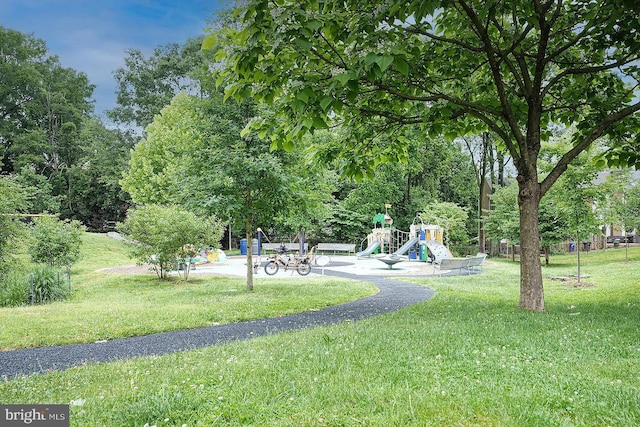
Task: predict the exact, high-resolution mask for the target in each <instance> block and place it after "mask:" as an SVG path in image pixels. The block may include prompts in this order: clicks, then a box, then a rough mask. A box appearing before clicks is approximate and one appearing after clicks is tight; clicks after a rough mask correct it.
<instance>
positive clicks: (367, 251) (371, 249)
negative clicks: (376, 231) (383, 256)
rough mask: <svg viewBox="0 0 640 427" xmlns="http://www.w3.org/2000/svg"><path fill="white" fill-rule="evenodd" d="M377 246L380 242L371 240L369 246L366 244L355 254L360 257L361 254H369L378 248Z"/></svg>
mask: <svg viewBox="0 0 640 427" xmlns="http://www.w3.org/2000/svg"><path fill="white" fill-rule="evenodd" d="M379 246H380V242H373V243H371V244H370V245H369V246H367V249H365V250H364V251H362V252H358V253H357V254H356V256H359V257H361V256H366V255H371V254H372V253H373V251H375V250H376V249H378V247H379Z"/></svg>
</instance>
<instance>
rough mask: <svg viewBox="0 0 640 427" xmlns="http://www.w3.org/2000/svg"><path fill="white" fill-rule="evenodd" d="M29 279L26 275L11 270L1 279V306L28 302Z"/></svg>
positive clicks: (29, 298)
mask: <svg viewBox="0 0 640 427" xmlns="http://www.w3.org/2000/svg"><path fill="white" fill-rule="evenodd" d="M30 301H31V296H30V295H29V280H28V279H27V277H26V275H24V274H18V273H16V272H10V273H8V274H6V275H4V276H3V277H2V279H1V281H0V307H17V306H21V305H25V304H28V303H29V302H30Z"/></svg>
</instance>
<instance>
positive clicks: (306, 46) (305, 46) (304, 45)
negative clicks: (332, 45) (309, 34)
mask: <svg viewBox="0 0 640 427" xmlns="http://www.w3.org/2000/svg"><path fill="white" fill-rule="evenodd" d="M295 43H296V44H297V45H298V47H300V48H301V49H302V50H311V47H312V46H313V43H311V42H310V41H309V40H307V39H303V38H300V37H298V38H297V39H296V40H295Z"/></svg>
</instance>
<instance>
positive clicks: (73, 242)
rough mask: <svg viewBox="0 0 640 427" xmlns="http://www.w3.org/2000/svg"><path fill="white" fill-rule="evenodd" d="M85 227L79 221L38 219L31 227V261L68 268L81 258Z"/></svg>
mask: <svg viewBox="0 0 640 427" xmlns="http://www.w3.org/2000/svg"><path fill="white" fill-rule="evenodd" d="M83 232H84V227H83V226H82V225H81V224H80V222H78V221H68V220H66V221H61V220H59V219H58V218H56V217H53V216H43V217H40V218H36V220H35V221H34V224H33V226H32V227H31V239H30V240H29V255H30V256H31V261H33V262H35V263H38V264H46V265H48V266H51V267H67V266H70V265H71V264H73V263H74V262H76V261H77V260H78V258H79V257H80V249H81V248H82V233H83Z"/></svg>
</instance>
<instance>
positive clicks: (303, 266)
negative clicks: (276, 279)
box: [264, 247, 313, 276]
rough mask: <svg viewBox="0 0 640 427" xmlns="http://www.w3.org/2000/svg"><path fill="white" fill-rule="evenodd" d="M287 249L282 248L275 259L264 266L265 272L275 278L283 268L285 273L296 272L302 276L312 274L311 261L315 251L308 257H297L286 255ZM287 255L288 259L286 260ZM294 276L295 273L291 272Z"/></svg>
mask: <svg viewBox="0 0 640 427" xmlns="http://www.w3.org/2000/svg"><path fill="white" fill-rule="evenodd" d="M286 251H287V249H286V248H284V247H281V248H280V250H279V251H278V253H277V254H276V255H274V257H273V259H271V260H270V261H269V262H267V264H266V265H265V266H264V272H265V273H267V274H268V275H269V276H273V275H274V274H276V273H277V272H278V270H280V267H283V268H284V270H285V271H287V270H295V271H297V272H298V274H299V275H301V276H306V275H307V274H309V273H311V259H312V258H313V249H311V251H310V252H309V254H307V255H306V256H303V257H302V256H296V255H293V254H286ZM285 255H286V258H285ZM291 273H292V274H293V271H292V272H291Z"/></svg>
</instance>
